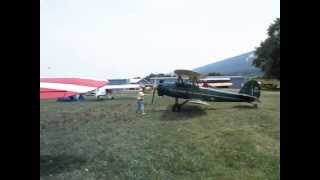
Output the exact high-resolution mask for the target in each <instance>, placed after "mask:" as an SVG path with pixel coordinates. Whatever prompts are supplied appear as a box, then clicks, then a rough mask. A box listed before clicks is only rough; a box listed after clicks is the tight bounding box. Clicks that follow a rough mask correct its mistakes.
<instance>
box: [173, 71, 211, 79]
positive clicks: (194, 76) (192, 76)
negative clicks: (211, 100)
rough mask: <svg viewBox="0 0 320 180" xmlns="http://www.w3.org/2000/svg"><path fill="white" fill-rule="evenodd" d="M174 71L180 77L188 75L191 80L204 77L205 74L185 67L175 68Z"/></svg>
mask: <svg viewBox="0 0 320 180" xmlns="http://www.w3.org/2000/svg"><path fill="white" fill-rule="evenodd" d="M174 73H175V74H177V75H178V76H181V77H182V78H184V77H188V78H189V79H193V80H198V79H200V78H204V77H206V76H207V75H205V74H201V73H198V72H195V71H191V70H185V69H177V70H175V71H174Z"/></svg>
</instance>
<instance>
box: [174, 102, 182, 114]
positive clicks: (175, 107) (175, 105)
mask: <svg viewBox="0 0 320 180" xmlns="http://www.w3.org/2000/svg"><path fill="white" fill-rule="evenodd" d="M180 111H181V106H180V105H179V104H174V105H173V106H172V112H180Z"/></svg>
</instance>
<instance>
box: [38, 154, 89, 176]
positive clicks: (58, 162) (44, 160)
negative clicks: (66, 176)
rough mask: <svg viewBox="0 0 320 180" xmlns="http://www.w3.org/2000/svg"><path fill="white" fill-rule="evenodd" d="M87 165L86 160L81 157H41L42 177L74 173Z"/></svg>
mask: <svg viewBox="0 0 320 180" xmlns="http://www.w3.org/2000/svg"><path fill="white" fill-rule="evenodd" d="M85 163H86V161H85V159H84V158H82V157H79V156H71V155H40V176H49V175H55V174H60V173H64V172H72V171H74V170H76V169H79V168H81V166H83V165H84V164H85Z"/></svg>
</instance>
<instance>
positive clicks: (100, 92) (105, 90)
mask: <svg viewBox="0 0 320 180" xmlns="http://www.w3.org/2000/svg"><path fill="white" fill-rule="evenodd" d="M139 88H141V86H140V85H139V84H119V85H105V86H103V87H101V88H98V89H96V90H93V91H91V92H89V93H86V95H89V96H95V97H96V99H97V100H99V99H101V97H102V96H107V98H108V99H113V96H112V92H113V90H123V89H134V90H138V89H139Z"/></svg>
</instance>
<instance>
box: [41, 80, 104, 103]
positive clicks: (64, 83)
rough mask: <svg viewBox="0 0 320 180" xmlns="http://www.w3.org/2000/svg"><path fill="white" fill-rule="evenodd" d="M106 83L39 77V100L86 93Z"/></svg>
mask: <svg viewBox="0 0 320 180" xmlns="http://www.w3.org/2000/svg"><path fill="white" fill-rule="evenodd" d="M107 83H108V81H107V80H101V79H94V78H78V77H40V99H52V98H61V97H67V96H73V95H76V94H82V93H87V92H89V91H93V90H95V89H98V88H100V87H103V86H104V85H106V84H107Z"/></svg>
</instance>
